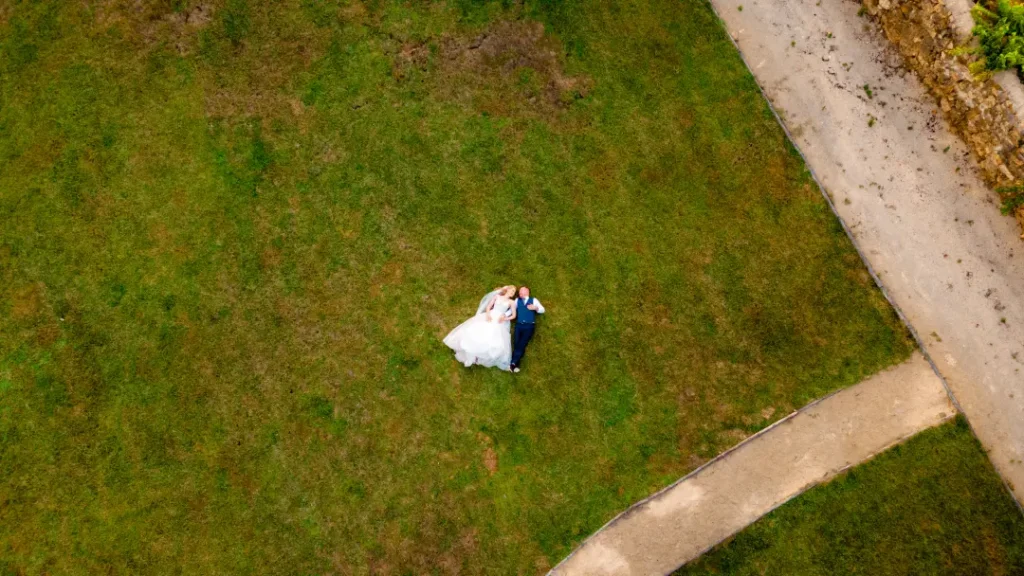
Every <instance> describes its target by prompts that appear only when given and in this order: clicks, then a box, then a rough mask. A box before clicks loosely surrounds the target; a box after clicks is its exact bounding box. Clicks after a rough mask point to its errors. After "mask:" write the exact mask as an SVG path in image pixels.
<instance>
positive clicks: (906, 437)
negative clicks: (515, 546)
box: [547, 354, 973, 576]
mask: <svg viewBox="0 0 1024 576" xmlns="http://www.w3.org/2000/svg"><path fill="white" fill-rule="evenodd" d="M922 357H924V355H923V354H922ZM912 360H913V355H911V358H909V359H907V360H904V361H903V362H900V363H899V364H893V365H892V366H888V367H886V368H884V369H882V370H880V371H878V372H876V373H875V374H872V375H871V376H868V378H873V377H874V376H875V375H877V374H881V373H883V372H888V371H890V370H895V369H896V368H898V367H899V366H902V365H903V364H905V363H907V362H911V361H912ZM933 368H934V367H933ZM857 384H859V382H858V383H857ZM857 384H854V385H853V386H846V387H844V388H839V389H837V390H833V391H832V392H829V393H828V394H826V395H824V396H822V397H820V398H818V399H816V400H813V401H812V402H809V403H808V404H805V405H804V406H802V407H800V408H798V409H796V410H794V411H792V412H790V413H789V414H787V415H786V416H785V417H783V418H780V419H778V420H776V421H775V422H772V423H771V424H769V425H768V426H766V427H764V428H762V429H760V430H758V431H757V432H755V433H753V434H751V435H750V436H748V437H746V438H744V439H743V441H741V442H740V443H739V444H736V445H735V446H733V447H732V448H729V449H728V450H726V451H725V452H722V453H721V454H719V455H718V456H715V457H714V458H712V459H710V460H708V461H707V462H705V463H703V464H701V465H700V466H698V467H697V468H694V469H693V470H691V471H690V472H689V473H688V474H686V475H685V476H683V477H681V478H679V479H677V480H676V481H675V482H672V483H671V484H669V485H667V486H665V487H664V488H661V489H660V490H658V491H657V492H654V493H653V494H650V495H648V496H646V497H644V498H643V499H641V500H637V501H636V502H634V503H632V504H630V505H629V507H628V508H626V509H625V510H623V511H622V512H619V513H618V514H616V515H615V517H614V518H612V519H611V520H609V521H608V522H605V523H604V525H602V526H601V527H600V528H598V529H597V530H594V531H593V532H591V533H590V535H589V536H587V537H586V538H585V539H584V540H583V541H582V542H580V543H579V545H577V546H576V547H574V548H573V550H572V552H570V553H569V555H567V556H566V557H565V558H562V560H561V561H559V562H558V564H556V565H555V566H554V567H553V568H551V569H550V570H548V572H547V576H558V574H557V570H558V568H559V567H561V566H562V565H563V564H565V563H566V562H568V561H569V560H570V559H571V558H572V557H573V556H575V555H576V553H577V552H579V551H580V550H581V549H582V548H583V547H584V546H586V545H587V543H588V542H590V540H591V539H593V538H594V537H595V536H597V535H598V534H599V533H600V532H602V531H604V529H605V528H608V527H609V526H611V525H612V524H615V523H616V522H618V521H619V520H622V519H624V518H626V517H628V516H630V515H631V514H632V513H633V512H635V511H636V510H637V509H638V508H640V507H641V506H644V505H645V504H647V503H648V502H650V501H651V500H654V499H656V498H658V497H659V496H661V495H662V494H663V493H665V492H668V491H669V490H672V489H673V488H675V487H676V486H678V485H680V484H682V483H683V482H686V481H687V480H689V479H690V478H691V477H693V476H696V475H697V474H700V473H701V472H702V471H703V470H704V469H705V468H707V467H709V466H711V465H712V464H715V463H716V462H718V461H720V460H724V459H726V458H728V457H729V456H731V455H732V454H733V453H734V452H737V451H739V450H740V449H742V448H744V447H745V446H747V445H748V444H750V443H752V442H754V441H755V440H757V439H758V438H760V437H761V436H763V435H765V434H767V433H769V432H771V431H772V430H773V429H775V428H776V427H779V426H782V425H783V424H786V423H788V422H789V421H790V420H792V419H793V418H795V417H797V416H799V415H801V414H803V413H804V412H807V411H809V410H810V409H812V408H814V407H815V406H817V405H818V404H821V403H822V402H825V401H826V400H828V399H830V398H832V397H833V396H835V395H837V394H839V393H841V392H845V391H847V390H849V389H850V388H853V387H854V386H857ZM947 392H948V390H947ZM954 408H957V411H955V412H953V413H952V414H950V415H949V416H947V417H945V418H943V419H942V420H941V421H939V423H938V424H935V425H934V426H928V427H925V428H922V429H921V430H918V431H916V432H912V433H910V434H906V435H904V436H901V437H900V438H898V439H896V440H894V441H892V442H891V443H889V444H887V445H886V446H885V447H883V448H880V449H879V450H877V451H875V452H872V453H871V455H869V456H868V457H867V458H865V459H863V460H861V461H859V462H851V463H849V464H847V465H845V466H843V467H842V468H839V469H837V470H835V471H834V472H832V473H831V477H832V478H834V477H836V476H838V475H840V474H842V473H843V472H845V471H847V470H849V469H850V468H852V467H854V466H858V465H860V464H863V463H864V462H867V461H868V460H871V459H872V458H874V457H875V456H877V455H879V454H881V453H882V452H885V451H886V450H888V449H889V448H892V447H893V446H896V445H897V444H902V443H903V442H906V441H907V440H909V439H910V438H911V437H913V436H916V435H917V434H918V433H920V432H922V431H924V430H927V429H929V428H934V427H935V426H940V425H942V424H944V423H946V422H949V421H950V420H952V419H954V418H956V417H957V415H962V414H963V412H962V411H960V410H959V406H955V405H954ZM965 420H966V418H965ZM972 433H973V431H972ZM820 484H821V481H820V480H819V481H816V482H810V483H808V484H807V485H806V486H804V487H803V488H801V489H799V490H798V491H796V492H795V493H793V494H792V495H790V496H789V497H787V498H786V499H785V500H783V501H782V502H779V503H778V504H776V505H775V506H772V507H771V508H769V509H768V510H767V511H765V513H764V514H761V515H760V516H758V517H757V518H756V519H754V521H753V522H751V523H750V524H753V523H754V522H757V521H758V520H760V519H761V518H764V517H765V516H766V515H768V514H770V513H771V512H772V511H774V510H775V509H776V508H778V507H779V506H782V505H783V504H785V503H787V502H789V501H790V500H792V499H793V498H796V497H797V496H800V495H801V494H803V493H804V492H806V491H808V490H810V489H811V488H813V487H815V486H818V485H820ZM750 524H747V526H749V525H750ZM745 527H746V526H744V527H743V528H745ZM743 528H740V529H739V530H737V531H735V532H732V533H730V534H729V535H727V536H725V537H723V538H722V539H721V540H719V541H718V542H715V543H714V544H712V545H710V546H708V547H707V548H705V549H703V550H701V552H700V553H699V554H697V555H696V556H694V557H693V558H692V559H691V560H688V561H687V563H688V562H691V561H693V560H696V559H697V558H700V557H701V556H703V555H704V554H705V553H706V552H707V551H708V550H711V549H712V548H714V547H715V546H718V545H719V544H721V543H722V542H724V541H725V540H728V539H729V538H731V537H733V536H735V535H736V534H738V533H739V532H740V531H741V530H743ZM685 565H686V563H683V564H681V565H680V566H677V567H676V570H678V569H679V568H680V567H681V566H685Z"/></svg>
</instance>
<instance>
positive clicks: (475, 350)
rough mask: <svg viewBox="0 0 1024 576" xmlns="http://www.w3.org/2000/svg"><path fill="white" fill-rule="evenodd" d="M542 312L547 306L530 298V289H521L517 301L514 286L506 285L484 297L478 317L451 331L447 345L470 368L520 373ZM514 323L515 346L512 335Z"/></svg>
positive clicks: (457, 358)
mask: <svg viewBox="0 0 1024 576" xmlns="http://www.w3.org/2000/svg"><path fill="white" fill-rule="evenodd" d="M543 313H544V306H543V305H542V304H541V303H540V300H537V299H536V298H533V297H531V296H530V289H529V288H528V287H526V286H522V287H521V288H519V297H518V298H516V287H515V286H512V285H509V286H503V287H501V288H498V289H496V290H494V291H493V292H491V293H490V294H488V295H486V296H484V298H483V300H481V301H480V306H479V307H478V308H477V311H476V315H474V316H473V317H472V318H470V319H469V320H466V321H465V322H463V323H462V324H459V325H458V326H457V327H456V328H455V329H454V330H452V331H451V332H449V333H448V335H447V336H445V338H444V343H445V344H446V345H447V346H448V347H449V348H451V349H452V350H454V351H455V358H456V360H458V361H459V362H462V363H463V365H465V366H466V367H467V368H468V367H469V366H472V365H474V364H479V365H481V366H487V367H489V368H500V369H502V370H507V371H510V372H514V373H518V372H519V363H520V362H521V361H522V359H523V354H525V353H526V345H527V344H529V343H530V339H531V338H533V332H534V329H536V327H537V315H538V314H543ZM513 321H514V322H515V325H516V330H515V345H513V342H512V340H513V338H512V334H511V332H512V331H511V324H512V322H513ZM506 324H508V325H507V326H506Z"/></svg>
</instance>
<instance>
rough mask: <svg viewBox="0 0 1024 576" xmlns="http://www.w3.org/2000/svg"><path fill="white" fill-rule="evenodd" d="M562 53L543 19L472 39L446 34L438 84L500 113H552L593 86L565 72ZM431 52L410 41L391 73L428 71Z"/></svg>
mask: <svg viewBox="0 0 1024 576" xmlns="http://www.w3.org/2000/svg"><path fill="white" fill-rule="evenodd" d="M563 52H564V50H562V47H561V46H560V45H559V43H558V41H557V40H556V39H555V38H553V37H552V36H550V35H547V34H545V33H544V25H543V24H541V23H539V22H527V21H501V22H497V23H495V24H493V25H491V26H490V27H488V28H487V29H486V30H484V31H483V32H482V33H480V34H478V35H476V36H475V37H472V38H465V37H452V36H448V37H444V38H442V39H441V40H440V41H439V42H438V43H437V54H438V57H439V58H438V63H437V72H438V74H437V78H438V80H439V88H440V89H441V90H442V91H443V92H444V93H445V95H446V96H448V97H450V98H453V99H456V100H470V101H472V102H473V103H474V104H475V105H476V106H478V107H479V108H481V109H483V110H485V111H488V112H492V113H496V114H502V113H504V114H508V113H509V112H512V111H525V110H542V111H544V112H546V113H548V114H550V113H552V112H555V111H557V110H560V109H564V108H566V107H568V106H569V105H570V104H571V103H572V102H573V101H574V100H576V99H578V98H584V97H586V96H587V94H588V93H589V92H590V90H591V86H592V81H591V80H590V79H589V78H588V77H586V76H582V75H580V76H571V75H569V74H567V73H566V72H565V70H564V67H563V63H562V60H561V58H560V55H561V54H563ZM431 56H432V49H431V44H430V43H428V42H420V43H407V44H405V45H403V46H402V48H401V49H400V50H399V51H398V53H397V54H396V58H395V62H394V67H393V71H392V74H393V76H394V77H395V79H396V80H398V81H401V80H403V79H405V78H406V77H408V76H409V75H410V74H411V73H412V72H414V71H419V72H428V71H430V70H431ZM495 86H499V87H501V88H502V89H500V90H495Z"/></svg>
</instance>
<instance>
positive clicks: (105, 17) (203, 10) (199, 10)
mask: <svg viewBox="0 0 1024 576" xmlns="http://www.w3.org/2000/svg"><path fill="white" fill-rule="evenodd" d="M215 11H216V7H215V5H214V4H213V3H212V2H196V3H193V4H192V5H190V6H188V7H186V8H184V9H176V7H175V5H174V2H172V1H171V0H156V1H150V2H142V1H141V0H108V1H106V2H100V3H99V4H97V5H96V6H95V12H94V13H95V21H96V24H98V25H99V26H100V27H101V28H117V29H119V30H120V31H121V32H122V34H123V35H124V37H126V38H133V39H134V40H135V43H136V44H139V45H141V46H144V47H146V48H153V47H156V46H159V45H161V44H165V43H166V44H169V45H171V46H174V48H175V50H177V52H178V54H181V55H186V54H189V53H191V52H192V51H193V50H194V49H195V45H196V39H197V37H198V33H199V31H200V30H202V29H203V28H205V27H206V26H207V25H209V23H210V21H211V20H212V19H213V15H214V13H215Z"/></svg>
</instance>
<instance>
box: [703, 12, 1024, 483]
mask: <svg viewBox="0 0 1024 576" xmlns="http://www.w3.org/2000/svg"><path fill="white" fill-rule="evenodd" d="M894 1H895V0H894ZM712 3H713V5H714V6H715V8H716V10H717V11H718V13H719V15H720V16H721V17H722V19H723V20H724V21H725V24H726V28H727V29H728V31H729V32H730V34H732V35H733V37H734V38H735V39H736V41H737V43H738V45H739V47H740V51H741V52H742V54H743V55H744V58H745V59H746V60H747V64H748V66H749V67H750V69H751V71H752V72H753V73H754V76H755V77H756V78H757V81H758V83H759V84H760V85H761V86H762V87H763V89H764V91H765V93H766V95H767V96H768V99H769V100H770V101H771V102H772V103H773V105H774V107H775V108H776V110H777V111H778V112H779V114H780V116H781V117H782V119H783V122H784V124H785V126H786V127H787V128H788V130H789V131H790V133H791V134H792V137H793V140H794V143H795V144H796V145H797V147H798V148H799V149H800V150H801V152H802V153H803V154H804V156H805V157H806V159H807V162H808V164H809V166H810V167H811V169H812V170H813V171H814V172H815V175H816V176H817V178H818V179H819V180H820V182H821V183H822V184H823V186H824V188H825V189H826V192H827V194H828V195H829V196H830V197H831V199H832V201H833V203H834V204H835V207H836V210H837V211H838V213H839V215H840V217H841V218H842V219H843V221H844V222H845V223H846V225H847V226H848V227H849V228H850V229H851V230H852V233H853V236H854V238H855V240H856V242H857V244H858V245H859V247H860V249H861V250H862V251H863V253H864V254H865V256H866V257H867V260H868V261H869V263H870V264H871V266H872V267H873V268H874V270H875V272H876V273H877V274H878V276H879V277H880V278H881V281H882V284H883V285H884V286H885V288H886V290H887V292H888V294H889V296H890V298H891V299H892V301H893V302H894V303H895V304H896V306H897V307H898V308H899V309H900V310H901V311H902V313H903V314H904V315H905V317H906V319H907V320H908V322H909V324H910V325H911V326H912V327H913V328H914V329H915V330H916V332H917V334H918V335H919V337H920V339H921V340H922V342H923V344H924V347H925V350H926V352H927V353H928V354H929V355H930V357H931V358H932V359H933V360H934V362H935V364H936V366H937V367H938V370H939V372H940V373H941V374H942V376H943V377H944V378H945V379H946V382H947V383H948V384H949V386H950V388H951V389H952V391H953V394H954V396H955V397H956V399H957V400H958V401H959V403H960V405H961V407H962V408H963V410H964V413H965V414H966V415H967V417H968V420H969V421H970V422H971V426H972V427H973V428H974V430H975V432H976V434H977V435H978V438H979V439H980V440H981V442H982V444H983V445H984V446H985V448H986V449H987V450H988V451H989V455H990V457H991V458H992V461H993V463H994V464H995V466H996V468H997V469H998V470H999V472H1000V473H1001V474H1002V476H1003V477H1004V478H1005V479H1006V480H1007V483H1008V484H1009V485H1010V487H1011V489H1012V490H1013V491H1014V494H1015V496H1016V498H1017V500H1018V501H1024V372H1022V370H1024V243H1022V242H1021V240H1019V235H1020V231H1019V229H1018V227H1017V225H1016V223H1015V222H1014V221H1013V220H1012V219H1011V218H1010V217H1006V216H1001V215H1000V214H999V210H998V208H997V207H996V206H994V205H993V203H994V202H995V201H996V197H995V194H994V193H992V192H991V191H989V190H987V189H985V186H984V185H983V184H982V182H981V181H980V179H979V178H978V177H977V176H975V174H974V169H973V168H972V164H971V163H970V162H969V161H968V160H966V159H965V158H966V154H967V153H966V150H965V149H964V147H963V146H962V145H961V144H960V142H959V141H958V140H957V138H956V137H955V136H953V135H952V134H951V133H950V132H949V129H948V128H947V126H946V125H945V123H944V122H943V120H942V119H941V115H939V114H937V111H936V110H935V109H936V104H935V102H934V101H933V100H932V99H931V98H930V97H929V96H928V95H927V93H926V92H925V90H924V88H923V87H922V86H921V85H920V83H919V82H918V81H917V79H916V77H915V76H914V75H913V74H911V73H907V72H905V71H903V70H902V69H901V68H900V65H901V62H900V59H899V56H898V55H897V54H896V53H895V51H893V50H892V49H891V48H890V47H889V45H888V43H887V41H886V40H885V38H884V37H883V36H882V35H881V33H880V32H879V31H877V30H876V29H875V26H874V24H873V23H872V22H871V21H870V20H869V19H867V18H866V17H861V16H858V9H859V7H860V3H859V2H851V1H848V0H820V1H818V0H712ZM741 6H742V10H740V7H741ZM865 85H867V86H868V87H869V89H870V91H871V95H868V91H867V90H865V89H864V86H865ZM872 119H874V120H872Z"/></svg>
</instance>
